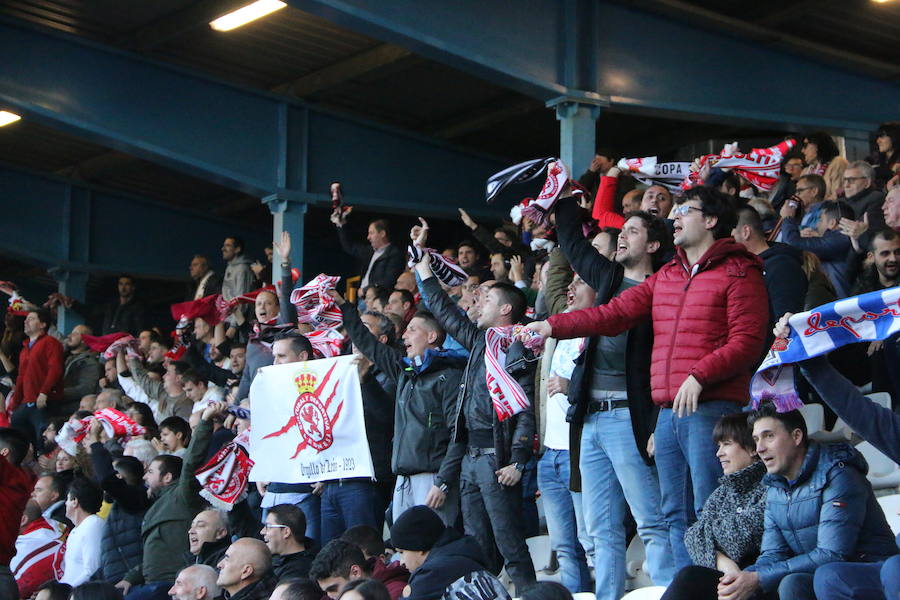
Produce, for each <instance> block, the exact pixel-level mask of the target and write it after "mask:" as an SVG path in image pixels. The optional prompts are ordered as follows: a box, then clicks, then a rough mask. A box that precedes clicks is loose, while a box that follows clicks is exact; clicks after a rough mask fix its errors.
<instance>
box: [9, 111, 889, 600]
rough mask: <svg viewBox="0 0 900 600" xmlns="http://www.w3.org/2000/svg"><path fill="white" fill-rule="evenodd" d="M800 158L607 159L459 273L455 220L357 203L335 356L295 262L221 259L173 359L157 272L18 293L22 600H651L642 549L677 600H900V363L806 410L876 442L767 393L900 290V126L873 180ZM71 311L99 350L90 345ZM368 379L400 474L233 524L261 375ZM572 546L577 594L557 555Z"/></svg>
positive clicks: (463, 249)
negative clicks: (231, 484) (814, 321)
mask: <svg viewBox="0 0 900 600" xmlns="http://www.w3.org/2000/svg"><path fill="white" fill-rule="evenodd" d="M796 142H797V143H796V146H794V147H793V148H791V147H790V146H791V144H789V145H788V146H786V147H785V149H786V150H787V151H786V152H784V154H783V156H780V157H779V158H778V161H777V163H778V165H779V167H778V168H779V172H778V174H777V177H773V178H771V181H762V180H760V179H759V177H757V176H755V175H754V173H753V171H752V170H748V169H745V168H742V167H741V166H726V165H727V164H728V163H727V159H729V158H733V157H734V156H749V155H752V153H748V154H747V155H742V154H740V155H738V154H736V152H737V151H736V149H732V150H731V151H730V152H728V153H723V154H721V155H719V156H717V157H716V158H714V159H712V160H698V161H696V162H695V163H694V165H693V166H692V172H693V176H694V177H695V179H696V181H695V182H694V183H695V184H694V185H692V186H678V185H672V184H671V183H670V182H668V181H663V180H662V179H658V180H655V179H654V177H653V175H652V174H648V173H646V172H643V171H641V170H640V168H633V164H634V163H633V162H632V163H630V162H629V161H615V160H614V157H613V156H612V154H611V153H608V152H600V153H598V154H597V155H596V156H595V158H594V160H593V161H592V163H591V165H590V168H589V170H588V171H587V172H586V173H584V174H583V175H582V176H581V177H580V178H579V179H578V180H577V181H574V180H569V181H568V182H566V183H565V185H564V186H563V190H562V193H560V194H558V198H553V199H554V200H555V203H551V204H550V205H549V206H548V207H539V208H542V210H544V211H545V212H544V213H543V214H542V213H540V212H535V210H534V209H535V204H536V201H532V200H530V199H529V200H525V201H523V202H522V204H520V205H518V206H516V207H515V208H514V209H513V211H511V213H510V217H511V218H510V221H508V222H504V223H502V224H500V225H499V226H496V227H493V226H489V225H486V224H484V223H478V222H476V221H475V220H474V219H473V218H472V217H471V216H470V215H469V214H468V213H467V212H466V211H464V210H462V209H460V210H459V213H460V218H461V221H462V223H463V224H464V226H465V227H467V228H468V229H470V230H471V236H470V237H469V238H467V239H464V240H460V241H459V242H458V243H456V244H455V245H453V246H451V247H448V248H440V249H438V250H429V249H428V248H427V245H428V239H429V226H428V223H427V222H426V221H425V220H420V224H419V225H417V226H416V227H414V228H413V229H412V230H411V231H410V232H408V239H407V235H406V232H396V231H391V229H390V226H389V223H388V221H387V220H386V219H382V218H378V219H375V220H373V221H371V222H370V223H368V229H367V236H366V240H365V242H363V241H362V240H357V239H354V236H353V235H351V233H350V228H349V227H348V226H347V224H348V221H349V220H351V217H352V212H351V210H350V209H349V208H348V207H346V206H344V205H342V204H341V203H340V195H339V191H338V190H335V207H334V211H333V213H332V215H331V222H332V224H333V226H334V229H335V235H336V237H337V239H338V240H339V243H340V245H341V247H342V248H343V249H344V251H345V252H346V253H347V254H348V255H350V256H352V257H353V258H354V259H355V260H356V261H357V262H358V265H359V266H358V273H353V275H359V276H360V281H359V285H358V287H357V288H355V289H353V290H350V289H345V291H344V292H343V293H341V292H339V291H338V290H337V289H336V287H335V286H334V285H331V286H326V288H327V289H326V295H325V297H324V298H323V299H322V302H327V303H328V305H329V308H330V310H332V311H333V313H334V314H335V315H336V317H335V318H337V317H338V316H339V324H338V325H335V326H333V327H331V328H328V329H327V330H324V329H322V328H320V327H317V326H316V324H315V323H314V322H312V321H310V320H309V319H308V318H306V317H305V315H307V311H305V310H304V307H302V306H299V305H298V302H297V300H296V295H293V297H292V292H294V291H295V290H296V289H302V288H303V284H304V283H305V282H304V281H296V280H295V277H294V271H293V269H292V267H293V265H292V264H291V262H290V256H291V243H292V240H291V239H290V236H289V235H287V234H284V235H283V236H282V238H281V240H280V241H279V242H278V243H275V244H274V245H273V246H274V247H273V248H271V249H270V251H269V261H267V262H271V265H269V266H266V265H264V264H261V263H258V262H256V263H254V262H252V261H251V259H250V257H249V256H248V252H247V249H246V248H245V247H244V242H243V241H242V240H241V239H240V238H238V237H229V238H226V239H225V240H224V243H223V245H222V248H221V252H222V258H223V260H224V261H225V262H226V264H227V268H226V269H225V271H224V272H223V273H216V272H214V271H213V270H212V269H211V267H210V261H209V260H208V258H207V257H205V256H203V255H200V254H198V255H196V256H194V257H193V259H192V260H191V262H190V275H191V280H192V284H191V288H190V290H189V291H188V293H187V294H186V297H185V302H184V303H181V304H179V305H176V306H173V309H172V314H173V318H175V319H176V320H178V325H177V327H176V330H175V331H174V332H171V333H170V332H169V331H165V330H162V329H160V328H159V327H156V326H154V324H153V323H148V322H147V320H146V318H145V307H144V305H143V304H142V302H141V300H140V297H139V295H138V293H137V290H136V286H135V281H134V279H133V278H132V277H130V276H128V275H123V276H121V277H119V278H118V282H117V296H116V297H115V298H114V299H113V300H112V301H110V302H109V303H107V304H104V305H102V306H99V307H90V306H86V305H83V304H80V303H78V302H76V301H73V300H72V299H70V298H67V297H65V296H62V295H60V294H52V295H51V296H50V297H49V298H48V299H47V300H46V302H43V301H34V300H35V299H31V300H32V301H29V299H26V298H23V297H22V296H21V295H20V294H19V293H18V291H17V290H16V287H15V285H14V284H13V283H9V282H3V283H2V285H0V290H2V291H4V292H5V293H6V294H8V295H9V296H10V305H9V309H8V310H7V313H6V316H5V322H4V329H3V334H2V340H0V376H2V378H0V388H2V390H0V391H2V396H0V423H2V425H5V426H4V427H2V428H0V514H2V515H3V519H2V521H0V598H3V599H10V600H12V599H15V598H37V599H38V600H62V599H66V600H68V599H69V598H73V599H82V598H84V599H87V598H90V599H104V600H105V599H107V598H108V599H119V598H126V599H127V600H153V599H157V598H170V597H171V598H176V599H178V600H186V599H188V598H191V599H195V600H204V599H214V598H220V597H222V598H226V599H232V600H258V599H268V598H272V599H281V600H287V599H292V600H293V599H303V600H320V599H323V598H325V597H326V596H327V597H328V598H332V599H338V598H342V599H347V600H358V599H359V598H363V599H366V600H388V599H390V600H398V599H399V598H411V599H413V600H436V599H438V598H447V599H448V600H450V599H454V600H455V599H456V598H466V599H475V598H480V599H485V600H487V599H494V598H509V597H510V595H512V596H516V597H521V598H525V599H527V600H535V599H544V598H552V599H557V598H558V599H560V600H564V599H566V598H571V597H572V596H571V594H575V593H579V592H593V593H594V594H595V595H596V598H597V599H598V600H618V599H619V598H621V597H622V596H623V595H624V594H625V592H626V586H629V585H630V584H629V575H628V570H627V568H626V551H627V548H628V547H629V544H630V542H631V540H632V538H633V537H635V536H637V537H638V538H639V539H640V541H641V542H642V545H643V548H644V566H643V567H642V569H643V570H645V572H646V575H647V577H649V579H650V580H651V581H652V583H653V585H655V586H660V587H661V588H665V591H664V592H662V590H660V591H661V593H662V594H663V596H662V597H664V598H667V599H681V598H684V599H689V598H690V599H694V598H716V599H718V600H748V599H751V598H781V599H782V600H795V599H796V600H805V599H810V600H811V599H814V598H817V599H818V600H838V599H851V598H852V599H859V600H862V599H865V600H890V599H896V598H898V597H900V557H898V552H900V551H898V547H897V539H896V538H895V533H896V532H893V533H892V531H891V528H890V526H889V524H888V516H891V515H888V516H886V515H885V514H884V512H883V510H882V508H881V505H880V504H879V502H878V500H877V498H876V492H878V493H879V494H880V493H881V492H882V491H883V490H874V489H873V486H872V484H871V483H870V480H869V479H868V478H867V474H868V470H869V465H868V464H867V461H866V459H865V458H864V457H863V454H862V453H861V451H860V450H859V449H858V448H857V447H855V446H854V445H852V444H851V442H852V441H853V442H858V441H860V440H864V441H865V443H867V444H869V445H870V446H872V447H874V448H875V449H876V450H877V451H878V452H880V453H881V454H882V455H883V456H885V457H887V459H889V460H890V461H894V462H895V463H896V462H898V461H900V416H898V412H897V410H898V401H900V368H898V365H900V360H898V358H900V354H898V353H900V345H898V336H900V334H897V333H894V334H893V335H887V336H882V338H881V339H878V340H875V341H871V342H865V343H858V344H843V345H840V347H836V348H835V349H834V351H832V352H830V353H827V354H825V353H821V354H820V355H819V356H810V357H809V358H808V359H806V360H804V361H802V362H800V363H799V369H798V371H797V374H796V377H795V380H794V383H795V385H796V389H797V391H798V393H799V395H800V398H801V399H802V402H803V404H804V405H806V406H810V405H818V406H820V407H821V408H822V411H823V413H824V414H825V421H826V423H828V424H829V425H833V424H834V423H835V422H836V420H837V419H840V422H841V423H844V424H846V426H848V427H849V428H850V429H852V432H853V434H852V436H851V435H850V434H849V430H848V435H847V436H846V437H845V438H841V439H840V440H837V439H828V440H824V441H822V439H823V438H820V437H817V436H816V433H818V431H810V430H809V428H808V423H807V421H806V419H805V418H804V414H806V413H802V412H801V410H798V409H796V408H793V409H791V410H787V409H784V407H781V406H777V405H776V404H777V403H773V402H771V401H769V400H765V401H763V402H761V403H759V404H758V405H753V404H752V403H751V393H750V391H751V377H752V376H753V374H754V372H755V371H756V369H757V368H758V367H759V365H760V364H761V363H762V361H763V360H764V358H765V357H766V355H767V351H768V350H769V348H770V347H773V344H774V347H778V346H779V344H783V345H786V344H787V343H788V340H789V336H790V334H791V325H790V323H789V319H790V316H791V315H792V314H796V313H803V312H804V311H809V310H810V309H813V308H815V307H819V306H822V305H826V304H828V303H831V302H834V301H837V300H841V299H844V298H849V297H853V296H858V295H863V294H869V293H873V292H880V291H882V290H889V289H891V288H894V287H896V286H897V285H898V283H900V282H898V279H900V151H898V149H900V124H898V123H887V124H885V125H883V126H882V127H881V129H880V130H879V131H878V132H877V134H876V136H875V143H876V148H875V152H874V154H873V156H872V157H871V158H869V159H868V160H866V161H854V162H848V161H847V160H846V159H844V158H843V157H842V156H841V155H840V153H839V151H838V147H837V144H836V143H835V141H834V140H833V139H832V138H831V137H830V136H829V135H828V134H826V133H820V132H819V133H810V134H808V135H806V136H803V137H800V138H798V139H797V140H796ZM762 154H765V153H762ZM554 164H556V163H549V165H550V166H549V167H547V173H548V177H550V176H552V174H551V167H553V165H554ZM717 165H718V166H717ZM545 166H546V165H545ZM294 241H296V240H294ZM407 245H409V249H408V250H407V249H406V248H405V246H407ZM273 271H274V272H273ZM273 283H274V285H271V284H273ZM893 302H894V304H896V299H895V300H894V301H893ZM62 308H65V309H66V310H73V311H75V312H77V313H78V314H80V315H82V316H83V317H84V318H85V324H82V325H78V326H76V327H74V328H73V329H72V330H71V331H69V332H67V334H66V335H63V333H62V332H60V331H59V330H58V329H57V328H56V325H55V314H56V313H57V311H59V310H60V309H62ZM888 308H890V307H888ZM895 308H896V307H895ZM873 310H874V309H873ZM892 314H893V315H894V316H900V311H897V312H893V313H892ZM895 331H896V329H895ZM541 342H542V343H543V346H542V348H541ZM341 354H354V355H355V357H356V363H355V364H356V367H357V371H358V374H359V380H360V390H361V396H362V406H363V412H364V421H365V433H366V439H367V442H368V446H369V451H370V455H371V458H372V464H373V466H374V473H375V476H374V478H350V479H336V480H327V481H319V482H314V483H313V482H308V483H295V482H287V483H280V482H272V481H267V482H264V481H251V482H250V484H249V485H248V486H247V489H246V493H245V494H244V495H242V496H241V498H240V500H239V501H237V502H234V503H232V504H228V505H227V506H223V505H221V504H220V503H217V502H216V501H215V500H211V499H210V494H209V493H207V492H208V490H207V489H206V487H205V485H206V484H205V483H204V480H203V478H202V477H201V478H198V475H199V474H200V473H202V472H203V471H204V469H206V467H207V466H208V465H210V464H217V463H216V461H217V460H219V457H221V456H222V455H223V453H226V454H227V453H228V452H232V451H233V452H235V453H237V454H239V450H237V449H236V448H237V447H238V446H239V445H240V443H242V442H241V441H240V440H241V439H244V440H246V439H247V437H246V436H247V431H248V429H249V428H250V427H251V423H252V421H253V414H254V411H255V410H257V409H262V407H263V406H264V405H265V402H266V398H259V397H254V394H253V393H252V392H251V383H252V382H253V379H254V377H255V376H256V374H257V373H258V372H259V370H260V369H261V368H264V367H266V366H268V365H273V364H274V365H279V364H287V363H294V362H303V361H311V360H318V359H322V358H326V357H332V356H336V355H341ZM874 392H887V393H888V394H889V395H890V397H891V398H892V401H891V405H890V406H889V407H885V406H882V405H879V404H878V403H876V402H874V401H873V400H871V399H870V398H869V397H867V396H866V395H865V393H874ZM504 403H506V404H504ZM516 403H518V406H517V407H515V408H514V409H512V410H509V411H508V412H503V410H502V409H503V407H504V406H505V407H507V408H508V407H509V406H515V405H516ZM823 429H824V428H823ZM242 436H243V438H242ZM817 439H819V440H820V441H816V440H817ZM243 443H245V445H246V442H243ZM251 453H252V452H251ZM262 458H263V457H259V456H255V457H254V459H255V460H256V461H259V460H261V459H262ZM894 485H896V484H894ZM538 498H539V499H540V500H539V502H540V504H541V505H542V511H541V512H542V513H543V520H541V519H540V518H539V516H538V510H537V502H538ZM543 527H546V531H547V533H548V534H549V539H550V544H551V547H552V549H553V551H554V553H555V561H556V565H557V570H556V574H555V577H553V578H555V581H556V583H553V582H548V581H540V582H538V579H542V580H543V579H547V577H545V576H544V575H545V574H543V573H536V571H535V564H534V561H533V559H532V555H531V553H530V551H529V546H528V544H527V542H526V540H527V539H528V538H531V537H534V536H536V535H539V534H540V533H541V532H542V531H543ZM385 530H386V531H387V532H388V534H389V535H387V538H386V536H385ZM501 571H502V574H501ZM539 575H540V577H539ZM498 576H499V578H498Z"/></svg>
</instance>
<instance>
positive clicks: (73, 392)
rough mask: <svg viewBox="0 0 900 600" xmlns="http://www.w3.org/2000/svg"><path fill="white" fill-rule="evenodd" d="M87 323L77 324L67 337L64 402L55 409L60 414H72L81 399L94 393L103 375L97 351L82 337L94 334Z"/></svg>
mask: <svg viewBox="0 0 900 600" xmlns="http://www.w3.org/2000/svg"><path fill="white" fill-rule="evenodd" d="M92 334H93V331H91V328H90V327H88V326H87V325H77V326H76V327H75V328H74V329H72V333H70V334H69V335H68V336H67V337H66V342H65V347H66V362H65V365H64V367H63V402H62V404H61V405H60V406H59V407H58V409H56V410H54V412H55V413H56V414H59V415H70V414H72V413H73V412H74V411H75V409H76V408H77V407H78V403H79V402H80V401H81V399H82V398H83V397H84V396H86V395H88V394H92V393H94V391H95V390H96V389H97V382H98V381H99V380H100V377H101V376H102V375H103V368H102V367H101V366H100V361H99V360H98V359H97V353H96V352H91V351H90V349H89V348H88V347H87V344H85V343H84V340H82V339H81V336H83V335H92Z"/></svg>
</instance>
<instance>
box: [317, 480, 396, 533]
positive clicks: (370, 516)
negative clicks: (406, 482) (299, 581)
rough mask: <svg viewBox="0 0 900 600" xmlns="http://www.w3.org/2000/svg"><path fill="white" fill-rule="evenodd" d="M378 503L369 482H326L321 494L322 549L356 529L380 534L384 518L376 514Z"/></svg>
mask: <svg viewBox="0 0 900 600" xmlns="http://www.w3.org/2000/svg"><path fill="white" fill-rule="evenodd" d="M380 504H381V502H380V500H379V499H378V494H377V492H376V490H375V484H374V483H373V482H372V481H370V480H359V479H350V480H343V481H341V480H338V481H326V482H325V489H324V490H323V491H322V546H324V545H325V544H327V543H328V542H330V541H331V540H333V539H335V538H338V537H340V536H341V535H342V534H343V533H344V532H345V531H346V530H348V529H350V528H351V527H356V526H357V525H368V526H369V527H372V528H373V529H375V530H376V531H379V532H380V531H381V528H382V526H383V525H384V515H383V514H381V515H379V514H378V506H380Z"/></svg>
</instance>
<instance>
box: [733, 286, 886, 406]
mask: <svg viewBox="0 0 900 600" xmlns="http://www.w3.org/2000/svg"><path fill="white" fill-rule="evenodd" d="M898 301H900V287H893V288H888V289H885V290H879V291H876V292H869V293H868V294H861V295H859V296H853V297H851V298H844V299H842V300H838V301H836V302H829V303H828V304H823V305H822V306H819V307H817V308H814V309H812V310H810V311H807V312H803V313H797V314H795V315H793V316H792V317H791V318H790V321H789V325H790V334H789V335H788V337H786V338H779V339H777V340H775V343H774V344H772V348H771V349H770V350H769V353H768V354H767V355H766V358H765V360H764V361H763V363H762V364H761V365H760V367H759V369H757V371H756V374H755V375H754V376H753V380H752V382H751V384H750V395H751V396H752V398H753V405H754V407H757V406H759V403H760V402H762V401H763V400H771V401H772V402H773V403H774V404H775V406H776V408H777V409H778V411H780V412H786V411H789V410H793V409H796V408H800V407H801V406H803V402H802V401H801V400H800V398H799V396H798V395H797V390H796V389H794V377H793V375H794V373H793V364H794V363H797V362H800V361H803V360H806V359H808V358H812V357H814V356H820V355H822V354H827V353H828V352H831V351H832V350H835V349H837V348H840V347H842V346H846V345H847V344H854V343H857V342H870V341H875V340H883V339H886V338H888V337H890V336H891V335H893V334H894V333H897V332H898V331H900V306H898V304H897V303H898Z"/></svg>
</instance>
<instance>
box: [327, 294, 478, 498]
mask: <svg viewBox="0 0 900 600" xmlns="http://www.w3.org/2000/svg"><path fill="white" fill-rule="evenodd" d="M341 312H342V313H343V316H344V327H345V328H346V329H347V333H349V334H350V339H351V340H352V341H353V345H354V346H355V347H356V348H358V349H359V351H360V352H362V353H363V354H364V355H365V356H366V357H367V358H369V360H371V361H372V362H374V363H375V365H376V366H377V367H378V369H379V370H380V371H381V372H382V373H384V374H385V375H386V376H387V377H389V378H390V379H391V380H392V381H393V382H394V383H395V385H396V387H397V393H396V396H395V402H394V445H393V452H392V455H391V470H392V471H393V472H394V474H396V475H416V474H418V473H437V474H438V477H439V479H440V480H441V481H443V482H445V483H447V484H448V485H450V484H451V483H452V482H451V480H448V479H447V475H448V469H449V468H450V463H449V461H448V460H447V448H448V447H449V445H450V437H451V432H452V427H453V418H454V411H455V409H456V395H457V393H458V391H459V382H460V379H461V378H462V369H463V366H464V365H465V360H464V359H463V358H461V357H454V356H448V355H445V354H442V353H434V354H431V353H430V352H429V355H428V356H427V357H426V362H425V363H424V364H423V366H422V367H420V368H419V369H414V368H413V367H411V366H409V365H408V363H407V362H405V358H406V357H405V353H403V352H401V351H400V350H398V349H397V348H394V347H392V346H388V345H386V344H381V343H379V342H378V340H377V339H376V338H375V336H373V335H372V334H371V333H369V330H368V329H367V328H366V326H365V325H364V324H363V322H362V321H361V320H360V318H359V313H358V312H357V310H356V307H355V306H353V305H352V304H351V303H350V302H345V303H344V304H343V305H342V306H341Z"/></svg>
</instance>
